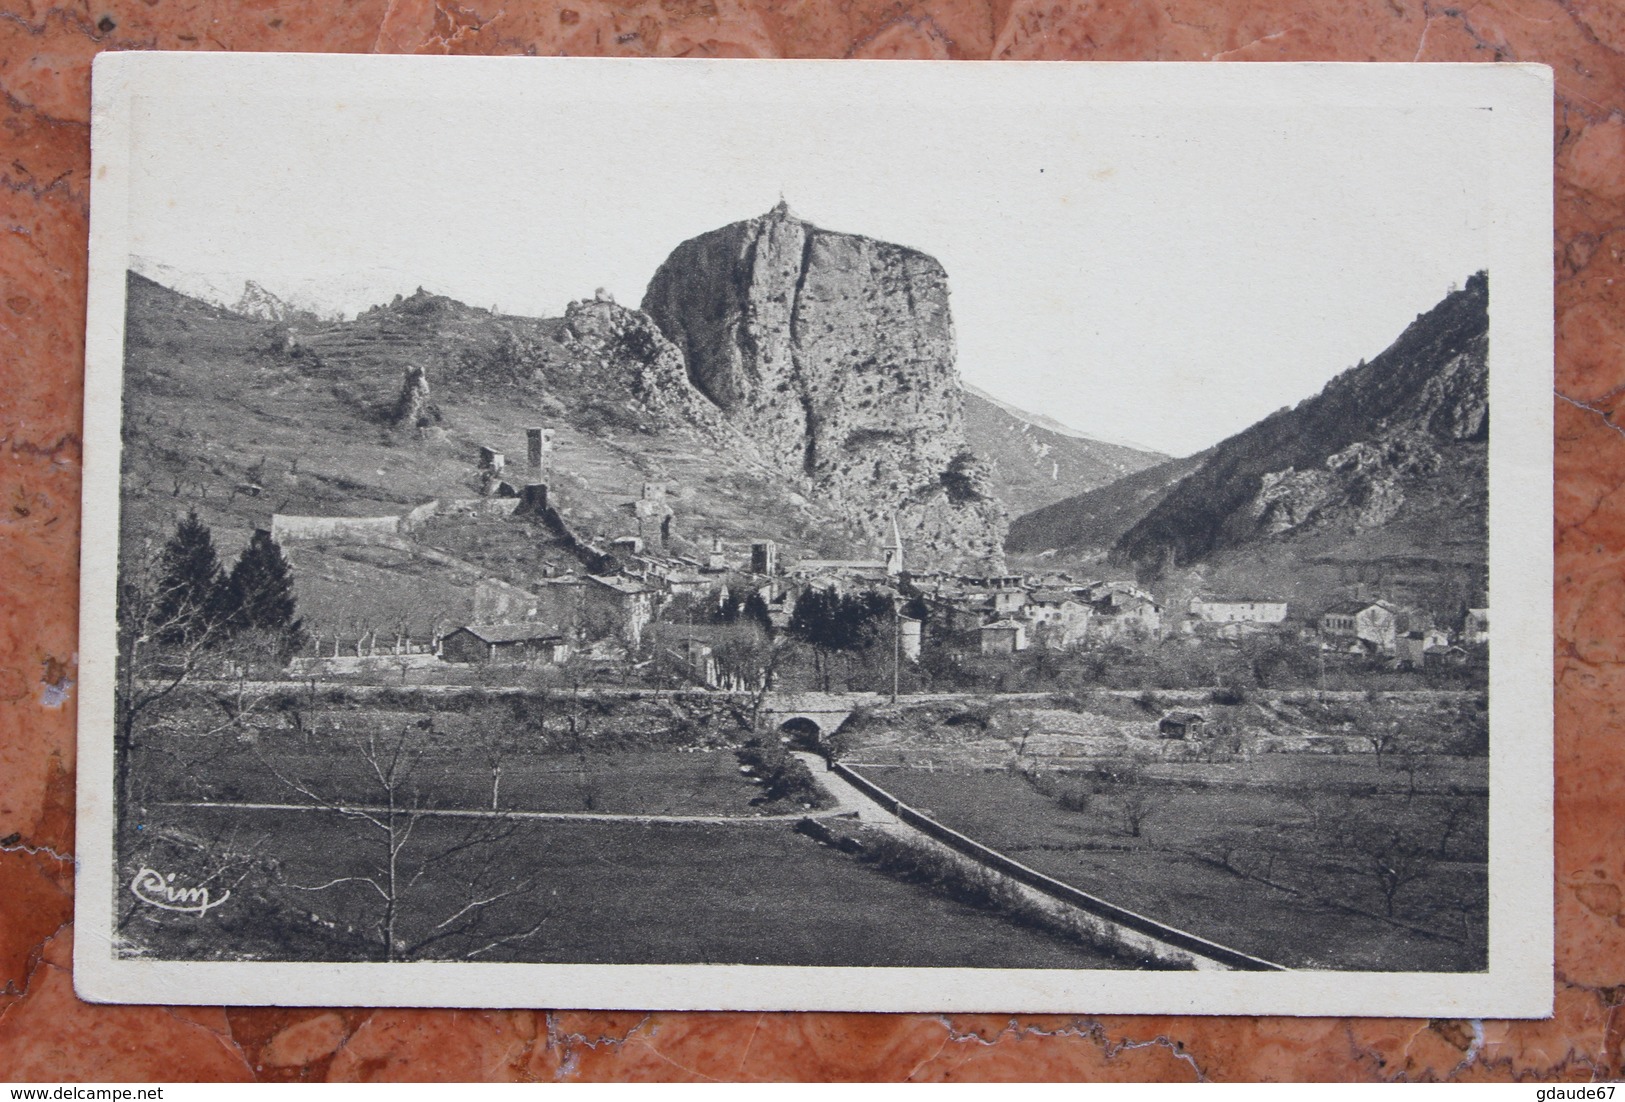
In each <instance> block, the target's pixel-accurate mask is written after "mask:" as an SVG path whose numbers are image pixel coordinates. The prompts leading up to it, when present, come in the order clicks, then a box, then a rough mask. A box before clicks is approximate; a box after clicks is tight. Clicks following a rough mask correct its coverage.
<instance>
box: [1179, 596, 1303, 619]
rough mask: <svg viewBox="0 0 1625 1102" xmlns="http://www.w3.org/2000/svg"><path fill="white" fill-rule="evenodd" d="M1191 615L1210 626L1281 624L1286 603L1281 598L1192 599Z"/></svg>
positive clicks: (1284, 614) (1284, 617)
mask: <svg viewBox="0 0 1625 1102" xmlns="http://www.w3.org/2000/svg"><path fill="white" fill-rule="evenodd" d="M1190 614H1191V615H1192V616H1193V617H1195V618H1196V619H1198V620H1202V621H1205V622H1207V623H1210V624H1237V623H1245V624H1279V623H1281V622H1282V621H1283V620H1285V619H1286V602H1285V601H1283V600H1281V599H1280V598H1279V597H1258V596H1241V597H1192V598H1191V602H1190Z"/></svg>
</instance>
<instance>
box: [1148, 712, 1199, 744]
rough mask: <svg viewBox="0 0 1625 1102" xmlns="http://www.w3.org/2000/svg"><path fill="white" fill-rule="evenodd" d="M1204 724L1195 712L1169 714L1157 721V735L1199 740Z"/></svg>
mask: <svg viewBox="0 0 1625 1102" xmlns="http://www.w3.org/2000/svg"><path fill="white" fill-rule="evenodd" d="M1206 722H1207V720H1206V719H1204V718H1203V717H1202V716H1200V715H1199V714H1197V713H1196V712H1169V713H1168V714H1167V715H1165V716H1163V717H1162V718H1161V719H1160V720H1158V721H1157V734H1159V735H1161V736H1162V737H1163V738H1179V739H1183V738H1200V737H1201V735H1202V725H1203V724H1204V723H1206Z"/></svg>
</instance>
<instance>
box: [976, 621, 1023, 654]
mask: <svg viewBox="0 0 1625 1102" xmlns="http://www.w3.org/2000/svg"><path fill="white" fill-rule="evenodd" d="M977 631H978V632H980V633H981V643H982V653H983V654H1015V653H1017V652H1018V651H1024V650H1026V649H1027V625H1026V624H1024V623H1022V622H1021V621H1020V620H995V621H993V622H992V623H991V624H983V625H982V626H981V627H980V628H978V629H977Z"/></svg>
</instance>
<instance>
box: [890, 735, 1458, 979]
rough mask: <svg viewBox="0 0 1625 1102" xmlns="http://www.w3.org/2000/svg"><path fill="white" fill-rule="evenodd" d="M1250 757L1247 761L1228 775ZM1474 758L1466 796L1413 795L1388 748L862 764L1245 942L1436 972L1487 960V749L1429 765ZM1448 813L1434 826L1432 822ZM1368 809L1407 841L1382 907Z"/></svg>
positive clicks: (1128, 900)
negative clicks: (1399, 878)
mask: <svg viewBox="0 0 1625 1102" xmlns="http://www.w3.org/2000/svg"><path fill="white" fill-rule="evenodd" d="M1253 766H1259V767H1260V768H1259V770H1258V772H1257V773H1256V774H1255V775H1254V776H1251V777H1247V778H1245V780H1246V783H1238V776H1237V774H1238V773H1241V772H1245V771H1246V770H1247V769H1250V768H1251V767H1253ZM1475 766H1476V769H1477V772H1478V776H1479V784H1480V787H1479V789H1478V792H1479V793H1480V795H1477V796H1472V795H1463V794H1462V792H1464V791H1467V790H1466V789H1464V788H1463V787H1462V786H1461V785H1459V784H1458V785H1457V786H1456V791H1455V792H1454V793H1451V792H1450V791H1449V789H1448V788H1447V789H1444V790H1440V789H1437V788H1435V789H1432V790H1424V789H1423V788H1421V787H1420V786H1418V788H1417V790H1416V791H1415V792H1414V793H1412V792H1411V791H1410V787H1409V778H1408V776H1407V775H1406V774H1405V773H1403V772H1401V771H1400V770H1399V769H1397V768H1396V767H1395V766H1394V765H1393V764H1391V763H1389V764H1386V765H1385V766H1384V767H1383V771H1381V772H1379V770H1378V768H1377V767H1376V765H1375V763H1374V762H1373V761H1372V760H1370V758H1369V756H1365V757H1359V758H1354V757H1345V758H1342V759H1337V758H1334V757H1330V756H1327V757H1319V756H1309V755H1272V756H1266V757H1264V758H1261V759H1258V760H1257V761H1254V762H1249V763H1245V765H1236V764H1227V765H1220V766H1209V765H1195V764H1191V765H1171V764H1161V765H1157V766H1153V767H1150V768H1149V769H1147V770H1143V771H1140V772H1138V773H1133V774H1130V775H1128V776H1126V777H1120V778H1119V779H1117V780H1115V781H1114V780H1112V779H1109V778H1107V777H1105V776H1104V775H1103V774H1097V775H1094V776H1090V777H1086V776H1085V775H1084V774H1081V773H1080V774H1075V775H1073V774H1063V773H1054V772H1051V773H1038V774H1033V775H1023V774H1020V773H1013V772H1004V771H984V770H960V771H952V772H947V771H927V770H924V769H915V768H907V767H893V768H876V767H872V766H871V767H865V769H864V772H865V773H866V775H867V776H869V777H870V778H871V779H873V780H874V781H875V782H876V783H877V784H879V785H881V786H882V787H883V788H886V789H888V790H889V791H891V792H892V794H893V795H895V796H897V797H898V798H899V799H901V800H903V801H904V802H905V803H908V804H911V805H912V806H915V807H917V808H918V809H920V810H921V811H924V812H926V813H927V814H930V815H932V816H933V817H934V818H936V819H938V820H939V821H940V822H943V823H945V824H946V825H948V826H950V827H953V828H954V829H956V830H959V831H962V832H964V833H965V834H968V835H970V836H971V837H973V838H975V839H976V840H978V841H980V842H983V843H985V844H987V845H989V846H992V847H993V848H995V849H998V850H1001V851H1003V852H1004V853H1006V854H1008V855H1009V856H1011V857H1013V858H1015V859H1016V860H1018V861H1021V862H1023V863H1024V864H1027V865H1030V866H1031V867H1033V868H1036V869H1038V870H1039V871H1041V872H1044V873H1047V874H1049V875H1051V876H1054V877H1056V878H1057V879H1060V880H1063V881H1065V882H1067V883H1069V884H1073V885H1075V886H1076V887H1078V888H1081V889H1083V890H1084V891H1088V892H1091V893H1093V894H1095V895H1098V896H1100V897H1102V898H1104V899H1107V900H1109V901H1111V902H1113V903H1116V904H1118V905H1120V906H1124V907H1128V908H1130V909H1131V910H1136V911H1139V912H1141V913H1142V914H1146V915H1149V916H1152V917H1155V918H1157V919H1159V920H1161V921H1163V922H1167V923H1169V924H1171V925H1174V926H1178V927H1182V928H1184V929H1187V930H1189V931H1191V932H1193V933H1196V934H1199V935H1201V936H1203V937H1206V938H1210V939H1212V940H1214V941H1218V942H1220V943H1221V944H1225V945H1229V946H1232V947H1234V948H1237V949H1240V950H1242V951H1244V952H1248V953H1252V954H1255V955H1257V956H1261V957H1264V958H1266V959H1270V960H1274V961H1276V962H1277V963H1281V964H1285V965H1288V966H1292V967H1304V968H1343V969H1371V970H1384V971H1411V970H1418V971H1450V970H1474V969H1479V968H1482V967H1484V959H1485V958H1484V944H1483V934H1482V930H1483V925H1482V924H1483V916H1484V908H1485V905H1486V887H1485V884H1486V881H1485V875H1486V874H1485V868H1486V866H1485V860H1486V857H1485V834H1484V830H1485V827H1484V816H1485V800H1484V798H1483V797H1482V795H1481V793H1482V787H1481V785H1482V778H1483V762H1482V761H1478V762H1469V763H1462V762H1444V763H1439V764H1438V765H1437V767H1436V770H1435V772H1436V773H1438V774H1441V775H1442V774H1446V773H1450V774H1454V775H1457V776H1458V777H1459V778H1460V779H1463V780H1465V779H1466V778H1465V776H1462V775H1464V774H1468V773H1471V772H1473V770H1474V767H1475ZM1334 778H1335V779H1334ZM1378 781H1380V787H1379V786H1378V785H1377V784H1376V783H1374V782H1378ZM1069 806H1070V807H1072V808H1075V810H1069ZM1136 808H1137V811H1136ZM1131 813H1134V814H1137V815H1138V817H1139V822H1138V824H1137V826H1138V831H1139V833H1138V834H1137V835H1136V834H1135V833H1134V826H1135V824H1134V823H1133V822H1131V819H1132V818H1133V817H1134V814H1131ZM1451 816H1453V817H1454V819H1455V822H1454V825H1453V826H1451V827H1449V828H1448V830H1447V831H1446V830H1445V829H1444V828H1443V827H1442V826H1441V824H1442V823H1444V822H1445V821H1446V819H1447V818H1449V817H1451ZM1381 824H1393V825H1396V826H1397V827H1398V828H1399V829H1400V830H1401V831H1402V832H1405V831H1408V832H1411V833H1413V834H1415V835H1416V840H1417V841H1418V843H1419V845H1418V846H1416V847H1414V848H1415V849H1416V850H1417V851H1418V852H1414V853H1413V852H1412V851H1411V850H1406V852H1405V855H1404V857H1403V859H1404V860H1407V861H1411V862H1412V863H1413V867H1412V869H1411V871H1412V872H1414V876H1412V877H1411V878H1409V879H1405V880H1404V881H1403V882H1402V883H1400V884H1398V885H1397V887H1396V890H1395V891H1394V893H1393V914H1392V915H1391V916H1390V915H1389V914H1388V913H1387V903H1388V900H1387V898H1386V897H1385V894H1384V892H1385V884H1384V881H1383V879H1382V877H1381V876H1380V875H1379V873H1378V871H1377V870H1378V868H1379V866H1382V865H1383V864H1384V863H1386V864H1387V865H1388V866H1393V865H1394V864H1396V863H1397V862H1398V861H1399V860H1400V859H1401V857H1400V855H1398V854H1396V853H1395V852H1392V847H1393V843H1392V840H1391V839H1390V837H1389V836H1388V835H1387V834H1384V833H1381V831H1380V829H1379V828H1380V825H1381ZM1429 831H1431V833H1430V832H1429ZM1385 847H1387V848H1386V849H1385Z"/></svg>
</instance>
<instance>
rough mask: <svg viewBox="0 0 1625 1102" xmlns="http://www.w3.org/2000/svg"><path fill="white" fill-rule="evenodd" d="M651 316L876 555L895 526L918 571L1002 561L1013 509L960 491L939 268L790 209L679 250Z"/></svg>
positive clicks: (787, 467) (662, 276) (701, 376)
mask: <svg viewBox="0 0 1625 1102" xmlns="http://www.w3.org/2000/svg"><path fill="white" fill-rule="evenodd" d="M643 311H644V312H645V313H646V314H648V315H649V317H650V318H652V319H653V320H654V323H655V324H656V325H657V326H659V328H660V331H661V333H663V334H664V336H665V337H666V338H667V339H668V340H670V341H671V343H672V344H674V345H675V346H676V347H677V348H678V349H679V350H680V351H681V352H682V354H683V357H684V360H685V363H686V367H687V371H688V377H689V379H690V380H691V381H692V382H693V384H694V386H695V387H696V388H697V389H698V390H699V391H700V392H701V393H703V394H704V395H706V396H707V397H708V398H709V399H710V400H711V401H712V402H714V403H715V404H716V406H717V407H718V409H719V410H720V411H721V412H722V413H723V414H724V415H725V416H726V418H727V419H728V420H729V421H730V422H731V423H732V424H733V425H734V426H735V427H736V428H738V429H739V430H740V432H741V433H742V434H743V435H745V436H746V437H748V438H750V439H751V440H752V441H753V442H754V443H755V445H756V447H757V448H758V449H759V451H760V453H761V455H762V456H763V458H764V460H766V461H767V462H768V463H769V464H770V465H771V466H773V467H775V468H776V469H777V470H778V471H779V472H780V473H782V474H783V475H785V476H789V477H792V478H796V479H799V480H802V481H804V482H805V483H806V485H807V487H808V489H809V490H810V491H811V492H812V493H815V494H817V495H819V496H820V497H821V498H822V499H823V500H824V501H826V502H827V503H828V504H830V505H832V506H834V507H835V508H836V509H837V510H838V511H839V512H840V513H841V514H842V515H843V516H845V517H846V518H848V519H849V521H850V522H851V523H852V524H853V525H854V526H855V527H856V528H857V529H858V530H859V531H860V532H861V533H862V534H863V535H865V536H866V537H872V538H873V540H874V542H875V543H876V545H877V546H878V544H879V542H880V540H881V539H882V538H883V537H884V535H885V534H886V532H887V531H888V530H889V525H890V523H891V521H892V519H893V517H897V518H898V520H899V523H900V524H901V525H902V526H903V528H904V531H903V535H904V539H905V541H906V542H908V543H909V545H910V547H911V551H910V557H911V561H913V562H916V563H922V564H927V565H942V566H950V565H966V566H969V565H971V564H973V563H980V562H982V561H983V560H984V558H985V557H987V556H990V555H991V556H992V557H994V558H997V556H998V555H999V554H1000V548H1001V547H1002V544H1003V535H1004V524H1005V520H1004V516H1003V510H1002V507H1001V506H1000V505H999V504H998V502H997V501H995V500H993V499H992V498H991V497H990V496H982V495H976V494H971V495H967V494H964V493H962V492H958V486H957V484H956V483H955V482H954V479H955V475H954V471H955V461H956V457H959V456H960V455H961V454H962V453H964V452H965V451H966V450H967V449H966V445H965V427H964V413H963V394H962V391H961V389H960V385H959V378H958V372H957V369H956V367H955V362H954V361H955V345H954V329H953V318H952V314H951V312H950V310H949V304H948V280H947V276H946V274H945V273H944V271H943V269H942V266H941V265H940V264H938V263H937V261H936V260H934V259H933V258H931V257H929V256H927V255H925V254H924V253H920V252H917V251H915V250H913V249H908V248H904V247H902V246H900V245H894V244H889V243H887V242H883V241H876V240H873V239H871V238H867V237H860V236H856V235H853V234H845V233H835V232H831V231H828V230H823V229H820V228H819V227H817V226H814V225H812V224H811V223H809V222H806V221H804V220H802V219H800V218H798V217H796V216H795V215H793V214H792V213H790V211H789V209H788V207H786V206H785V205H784V204H783V203H780V204H779V206H778V207H776V208H774V209H773V210H772V211H770V212H769V213H768V214H766V215H763V216H762V217H759V218H752V219H749V220H747V221H743V222H736V223H734V224H732V225H729V226H724V227H722V228H721V229H718V230H714V231H712V232H710V233H706V234H702V235H701V236H699V237H696V238H693V239H691V240H689V241H685V242H684V243H682V244H681V245H679V246H678V247H677V249H676V250H675V251H673V252H672V254H671V255H670V256H669V257H668V258H667V260H666V261H665V263H664V264H662V265H661V267H660V269H659V270H658V271H657V272H656V273H655V275H654V278H653V279H652V280H651V281H650V284H649V288H648V291H647V293H646V294H645V296H644V299H643ZM963 462H964V461H963V460H960V464H961V465H963ZM950 489H952V490H953V491H954V492H950ZM915 549H917V553H916V550H915Z"/></svg>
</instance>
